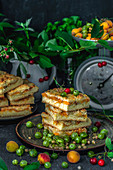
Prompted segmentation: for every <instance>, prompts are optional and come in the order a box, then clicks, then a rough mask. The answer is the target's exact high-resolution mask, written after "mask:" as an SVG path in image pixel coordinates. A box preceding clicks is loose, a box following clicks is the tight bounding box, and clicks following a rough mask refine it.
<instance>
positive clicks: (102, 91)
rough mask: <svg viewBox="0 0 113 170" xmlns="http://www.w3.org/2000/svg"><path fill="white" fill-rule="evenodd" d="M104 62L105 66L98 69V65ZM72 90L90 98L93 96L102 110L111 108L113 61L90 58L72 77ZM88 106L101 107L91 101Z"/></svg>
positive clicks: (102, 58) (105, 58)
mask: <svg viewBox="0 0 113 170" xmlns="http://www.w3.org/2000/svg"><path fill="white" fill-rule="evenodd" d="M102 61H106V62H107V65H106V66H103V67H101V68H100V67H98V63H99V62H102ZM74 88H75V89H77V90H79V91H81V92H82V93H85V94H87V95H90V96H94V97H95V98H96V99H97V100H98V101H99V102H100V103H101V104H102V105H103V108H104V109H112V108H113V59H111V58H107V57H92V58H91V59H88V60H86V61H85V62H83V63H82V64H81V65H80V66H79V67H78V69H77V71H76V73H75V76H74ZM90 105H91V106H92V107H94V108H96V109H102V108H101V106H100V105H99V104H97V103H95V102H93V101H91V102H90Z"/></svg>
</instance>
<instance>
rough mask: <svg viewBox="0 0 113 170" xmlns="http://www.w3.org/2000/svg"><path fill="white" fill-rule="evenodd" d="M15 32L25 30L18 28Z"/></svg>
mask: <svg viewBox="0 0 113 170" xmlns="http://www.w3.org/2000/svg"><path fill="white" fill-rule="evenodd" d="M14 31H24V29H23V28H17V29H15V30H14Z"/></svg>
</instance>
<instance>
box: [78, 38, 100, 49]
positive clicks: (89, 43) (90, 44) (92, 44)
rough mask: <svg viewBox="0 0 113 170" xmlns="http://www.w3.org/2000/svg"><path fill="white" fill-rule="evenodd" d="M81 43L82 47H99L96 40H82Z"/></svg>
mask: <svg viewBox="0 0 113 170" xmlns="http://www.w3.org/2000/svg"><path fill="white" fill-rule="evenodd" d="M79 43H80V46H81V48H85V49H96V48H97V47H96V45H97V42H94V41H83V40H80V41H79Z"/></svg>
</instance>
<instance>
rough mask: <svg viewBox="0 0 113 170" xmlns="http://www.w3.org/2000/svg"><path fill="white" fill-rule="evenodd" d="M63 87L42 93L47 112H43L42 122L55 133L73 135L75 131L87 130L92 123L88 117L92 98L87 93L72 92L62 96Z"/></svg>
mask: <svg viewBox="0 0 113 170" xmlns="http://www.w3.org/2000/svg"><path fill="white" fill-rule="evenodd" d="M63 91H64V89H63V88H54V89H51V90H48V91H46V92H44V93H42V102H43V103H45V112H42V114H41V116H42V123H43V125H44V128H45V129H48V130H49V131H50V132H52V133H53V134H55V135H65V134H68V135H71V134H72V133H73V132H77V133H81V132H86V131H87V129H86V127H88V126H90V125H91V120H90V119H89V118H88V117H87V110H86V109H85V108H88V107H89V102H90V99H89V97H88V96H87V95H86V94H82V93H79V94H78V95H77V96H75V95H74V94H72V93H69V94H67V95H66V96H65V97H62V96H61V93H62V92H63Z"/></svg>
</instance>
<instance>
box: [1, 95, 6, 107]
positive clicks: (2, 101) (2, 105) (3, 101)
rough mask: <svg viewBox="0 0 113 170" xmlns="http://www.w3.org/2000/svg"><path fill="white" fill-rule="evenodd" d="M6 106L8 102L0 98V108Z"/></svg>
mask: <svg viewBox="0 0 113 170" xmlns="http://www.w3.org/2000/svg"><path fill="white" fill-rule="evenodd" d="M5 106H8V100H7V98H6V97H4V98H0V107H5Z"/></svg>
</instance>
